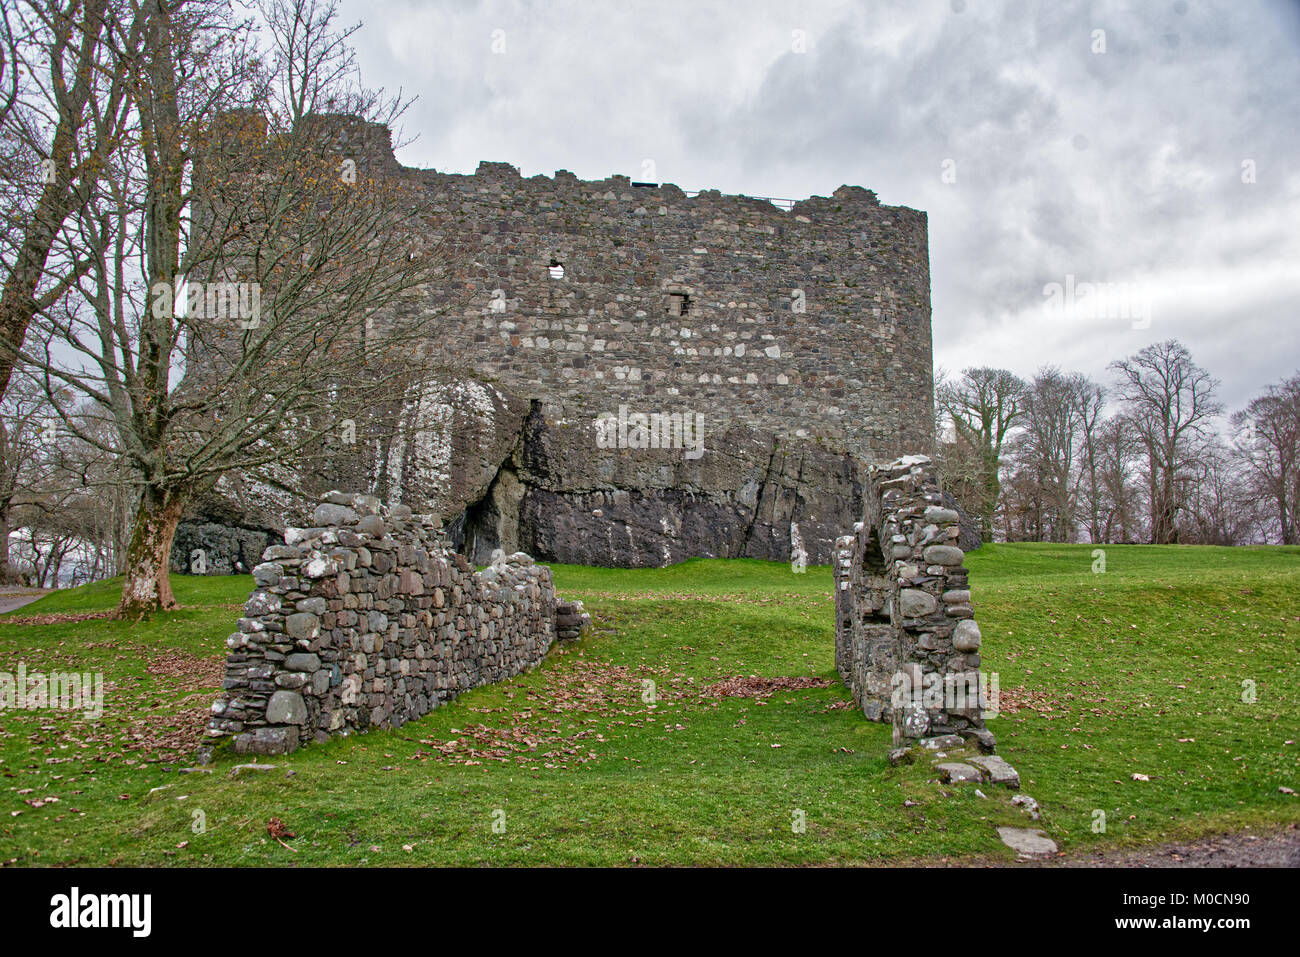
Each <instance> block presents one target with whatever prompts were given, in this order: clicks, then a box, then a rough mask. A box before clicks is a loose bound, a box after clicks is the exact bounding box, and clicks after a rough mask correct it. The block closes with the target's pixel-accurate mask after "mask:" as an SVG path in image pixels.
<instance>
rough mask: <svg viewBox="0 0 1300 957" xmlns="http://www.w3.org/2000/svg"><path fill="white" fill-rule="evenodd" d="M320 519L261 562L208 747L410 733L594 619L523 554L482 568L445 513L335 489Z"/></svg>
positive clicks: (281, 748)
mask: <svg viewBox="0 0 1300 957" xmlns="http://www.w3.org/2000/svg"><path fill="white" fill-rule="evenodd" d="M313 519H314V525H313V527H310V528H302V529H299V528H290V529H288V530H287V532H286V534H285V538H284V544H283V545H273V546H271V547H269V548H267V549H266V551H265V552H264V554H263V558H264V561H262V562H261V563H260V564H258V565H257V567H256V568H254V570H253V577H254V581H255V582H256V585H257V589H256V591H254V592H253V594H252V595H251V596H250V597H249V599H248V602H247V603H246V605H245V609H244V612H245V614H244V617H242V618H241V619H240V620H239V630H238V631H236V632H235V633H234V634H232V635H231V636H230V637H229V638H228V639H227V646H228V649H229V652H228V656H227V659H226V677H225V680H224V682H223V683H222V687H223V689H224V690H223V692H222V695H221V697H220V698H219V699H218V700H217V701H216V703H215V704H214V705H213V707H212V717H211V719H210V721H209V727H208V732H207V734H208V743H207V745H206V749H207V750H208V751H209V753H210V751H211V749H212V747H213V746H214V745H215V744H216V743H217V742H219V741H221V740H222V739H227V738H229V739H232V740H233V748H234V750H235V751H237V752H241V753H256V754H279V753H286V752H289V751H292V750H294V749H295V748H297V747H298V746H299V745H300V744H303V743H306V742H309V741H324V740H327V739H328V738H329V737H330V735H334V734H346V733H349V732H352V731H364V730H366V729H368V728H389V727H398V726H400V725H402V724H403V723H405V722H406V721H410V720H412V719H415V718H419V717H420V716H422V715H424V714H426V713H428V712H429V711H431V710H432V709H434V708H436V707H438V706H439V705H440V704H443V703H445V702H446V701H448V700H450V699H451V698H453V697H455V696H456V695H457V694H459V693H460V692H462V691H465V690H467V689H469V688H474V687H477V686H479V685H483V684H488V683H490V682H495V681H501V680H503V679H505V678H509V677H511V676H513V675H516V674H519V673H520V672H522V671H526V670H528V669H530V668H532V667H533V666H534V665H536V664H537V663H538V662H539V661H541V659H542V658H543V657H545V655H546V653H547V651H548V650H549V649H550V647H551V645H552V643H553V642H554V641H555V640H556V639H557V637H559V638H564V639H572V638H576V637H577V636H578V635H579V634H580V632H581V630H582V628H583V626H584V625H585V624H586V623H587V622H588V621H589V618H588V616H587V615H586V613H585V612H584V611H583V610H582V606H581V603H580V602H579V603H563V604H561V603H559V602H557V599H556V595H555V589H554V586H553V584H552V581H551V571H550V569H549V568H547V567H546V566H544V565H538V564H535V563H534V562H533V560H532V559H531V558H530V557H529V556H527V555H525V554H523V553H516V554H514V555H511V556H509V557H506V556H505V555H503V554H500V553H498V554H497V555H496V556H495V558H494V561H493V563H492V564H491V565H490V566H489V567H488V568H485V569H483V570H482V571H475V570H474V568H473V566H471V565H470V564H469V562H468V561H467V560H466V559H465V557H464V556H463V555H460V554H456V553H454V552H452V551H451V549H450V548H449V546H448V545H447V543H446V541H445V539H444V537H443V535H442V532H441V529H440V523H439V521H438V519H437V518H436V517H434V516H428V515H420V516H417V515H414V514H412V512H411V510H410V509H409V508H408V507H406V506H404V505H394V506H392V507H389V508H383V507H382V506H381V504H380V502H379V500H378V499H376V498H374V497H372V496H368V495H358V494H345V493H340V492H332V493H330V494H328V495H327V496H326V497H325V501H323V502H322V503H321V504H320V505H319V506H318V507H317V508H316V510H315V513H314V516H313ZM557 612H562V615H561V616H560V618H559V619H558V623H557ZM557 627H558V632H557Z"/></svg>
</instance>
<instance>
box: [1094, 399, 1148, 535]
mask: <svg viewBox="0 0 1300 957" xmlns="http://www.w3.org/2000/svg"><path fill="white" fill-rule="evenodd" d="M1141 449H1142V443H1141V440H1140V439H1139V438H1138V436H1137V432H1136V430H1135V429H1134V428H1133V425H1132V423H1131V422H1129V420H1128V419H1127V418H1125V417H1124V416H1122V415H1115V416H1111V417H1110V418H1109V419H1106V420H1105V421H1104V422H1102V423H1101V425H1100V426H1099V427H1098V430H1097V473H1098V476H1099V477H1100V480H1101V486H1102V502H1103V504H1102V526H1101V538H1100V539H1099V541H1101V542H1106V543H1110V542H1119V543H1126V542H1133V541H1136V540H1137V538H1138V537H1139V536H1140V534H1141V533H1142V531H1143V529H1142V527H1141V522H1140V519H1139V515H1138V506H1137V502H1136V497H1137V494H1138V493H1137V490H1136V488H1135V485H1134V478H1133V462H1134V459H1135V457H1136V456H1138V455H1139V454H1140V453H1141Z"/></svg>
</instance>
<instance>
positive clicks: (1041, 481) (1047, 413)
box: [1009, 366, 1092, 542]
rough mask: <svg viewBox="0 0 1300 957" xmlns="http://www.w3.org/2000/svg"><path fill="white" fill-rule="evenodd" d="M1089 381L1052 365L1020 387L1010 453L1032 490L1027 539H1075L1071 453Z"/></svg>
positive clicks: (1075, 443)
mask: <svg viewBox="0 0 1300 957" xmlns="http://www.w3.org/2000/svg"><path fill="white" fill-rule="evenodd" d="M1091 387H1092V384H1091V383H1090V382H1089V381H1088V380H1087V379H1086V378H1085V377H1083V376H1081V375H1078V374H1077V373H1076V374H1069V375H1067V374H1065V373H1063V372H1061V371H1060V370H1059V369H1057V368H1056V367H1054V366H1049V367H1046V368H1044V369H1041V370H1040V371H1039V372H1038V374H1037V375H1036V376H1035V377H1034V380H1033V382H1032V383H1030V385H1029V387H1028V388H1027V389H1026V390H1025V394H1024V399H1023V410H1024V411H1023V414H1022V416H1021V418H1020V431H1019V433H1018V434H1017V435H1016V436H1015V438H1014V440H1013V441H1012V442H1011V444H1010V449H1009V451H1010V456H1009V458H1010V459H1011V460H1012V462H1013V465H1014V468H1015V469H1016V470H1017V471H1018V472H1019V474H1020V476H1021V482H1022V483H1028V484H1029V485H1032V486H1033V487H1034V489H1035V491H1034V494H1033V495H1032V500H1033V501H1034V502H1035V503H1036V508H1037V509H1038V510H1039V514H1038V516H1037V517H1036V518H1035V519H1034V521H1033V522H1032V525H1033V527H1034V529H1035V531H1034V532H1033V533H1030V537H1034V538H1036V539H1039V540H1044V541H1053V542H1069V541H1073V540H1074V539H1075V537H1076V529H1077V525H1076V506H1077V487H1076V474H1075V455H1076V450H1077V448H1078V446H1079V433H1080V428H1081V412H1082V400H1083V396H1084V395H1085V393H1086V392H1087V391H1088V390H1089V389H1090V388H1091Z"/></svg>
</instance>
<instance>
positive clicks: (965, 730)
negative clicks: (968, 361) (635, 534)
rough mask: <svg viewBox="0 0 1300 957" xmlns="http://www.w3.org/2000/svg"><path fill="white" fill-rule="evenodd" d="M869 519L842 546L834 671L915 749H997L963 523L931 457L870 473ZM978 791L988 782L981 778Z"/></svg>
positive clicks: (901, 742)
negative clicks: (989, 717) (946, 496)
mask: <svg viewBox="0 0 1300 957" xmlns="http://www.w3.org/2000/svg"><path fill="white" fill-rule="evenodd" d="M864 498H865V500H866V505H865V509H864V514H863V520H862V521H861V522H859V523H857V525H856V526H855V527H854V534H853V535H850V536H843V537H841V538H839V539H838V540H837V542H836V561H835V563H834V573H835V664H836V667H837V668H838V670H839V673H840V676H841V678H843V680H844V682H845V684H846V685H847V686H848V687H849V689H850V691H851V693H852V695H853V699H854V701H855V702H856V703H857V704H858V706H859V707H860V708H861V709H862V711H863V713H864V714H865V715H866V716H867V717H868V718H871V719H872V720H880V721H888V722H890V723H891V724H892V725H893V729H894V746H895V748H896V754H895V756H894V757H895V759H900V758H902V757H904V756H905V755H907V754H908V753H909V750H910V749H911V748H913V746H920V747H923V748H930V749H939V748H944V749H948V750H951V749H953V748H959V747H962V746H963V745H964V744H965V745H970V746H972V747H977V748H978V749H979V750H981V751H984V752H992V751H993V750H994V745H995V742H994V738H993V735H992V733H991V732H990V731H989V730H988V729H987V728H986V727H985V724H984V719H985V714H986V710H987V709H988V707H989V705H990V703H992V705H993V707H994V708H996V687H995V686H993V685H991V684H990V683H989V681H988V679H987V676H986V675H985V674H984V672H982V671H981V668H980V661H981V659H980V646H981V642H982V638H981V635H980V630H979V626H978V625H977V624H976V623H975V613H974V609H973V606H972V604H971V593H970V587H969V581H968V578H967V573H966V569H965V568H964V567H963V564H962V563H963V561H964V553H963V551H962V549H961V548H960V547H959V546H958V544H957V543H958V539H959V536H960V534H961V529H960V516H959V515H958V513H957V512H956V511H955V510H953V509H951V508H948V507H946V506H945V505H944V498H943V494H942V492H941V491H940V490H939V487H938V481H937V476H936V473H935V469H934V466H933V464H932V463H931V461H930V459H929V458H928V457H926V456H923V455H914V456H906V457H903V458H901V459H898V460H897V461H895V462H893V463H890V464H888V465H881V466H875V467H873V468H872V469H871V470H870V482H869V485H868V488H867V490H866V492H865V493H864ZM975 780H979V774H978V773H976V777H975Z"/></svg>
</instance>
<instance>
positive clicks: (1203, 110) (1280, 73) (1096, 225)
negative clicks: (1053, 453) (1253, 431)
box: [343, 0, 1300, 409]
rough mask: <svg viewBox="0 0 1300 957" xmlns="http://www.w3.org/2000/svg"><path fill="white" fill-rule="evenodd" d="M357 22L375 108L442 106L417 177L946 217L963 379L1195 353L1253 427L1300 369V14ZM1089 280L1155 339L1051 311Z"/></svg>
mask: <svg viewBox="0 0 1300 957" xmlns="http://www.w3.org/2000/svg"><path fill="white" fill-rule="evenodd" d="M343 13H344V16H345V18H346V19H347V20H348V21H349V22H353V21H358V20H359V21H361V22H363V23H364V26H363V28H362V30H361V31H360V32H359V33H358V34H357V35H356V37H355V38H354V41H355V42H356V44H357V46H358V48H359V51H360V55H361V65H362V69H363V73H364V79H365V80H366V81H367V83H368V84H369V85H383V86H385V87H387V88H389V89H390V90H392V89H395V88H397V87H399V86H400V87H402V88H403V90H404V91H405V92H406V93H408V94H413V95H417V96H418V97H419V99H418V101H417V102H416V104H415V105H414V107H413V108H412V110H411V112H410V113H409V114H408V115H407V117H406V123H405V129H404V134H405V136H406V137H407V138H411V137H414V138H415V139H414V142H412V143H411V144H410V145H408V146H405V147H403V148H402V149H401V150H399V153H398V157H399V159H400V160H401V161H402V162H403V163H405V164H406V165H408V166H421V167H432V168H436V169H438V170H442V171H448V172H465V173H468V172H473V170H474V168H475V167H476V166H477V165H478V162H479V161H480V160H494V161H506V162H510V163H512V164H514V165H515V166H518V167H520V169H521V171H522V172H523V174H524V175H525V176H531V175H535V174H537V173H544V174H547V175H550V174H553V173H554V172H555V170H557V169H568V170H571V171H573V172H574V173H576V174H578V176H580V177H582V178H583V179H600V178H603V177H605V176H608V175H609V174H611V173H622V174H625V175H628V176H631V177H632V178H633V179H651V180H654V181H658V182H670V183H675V184H677V185H678V186H680V187H682V188H683V189H701V188H706V189H721V190H722V191H723V192H727V193H747V194H750V195H758V196H776V197H790V198H803V197H807V196H810V195H822V196H826V195H829V194H830V193H831V192H832V191H833V190H834V189H836V188H837V187H838V186H840V185H841V184H845V183H847V184H851V185H857V186H864V187H866V188H868V189H873V190H875V191H876V192H877V193H878V194H879V196H880V199H881V201H882V202H884V203H888V204H890V205H902V206H911V207H914V208H916V209H922V210H926V211H927V212H928V213H929V217H930V258H931V280H932V286H933V301H934V346H935V362H936V364H937V365H940V366H943V367H945V368H947V369H948V370H950V371H956V370H959V369H962V368H965V367H967V366H972V365H996V366H1004V367H1007V368H1010V369H1012V370H1014V371H1016V372H1018V373H1020V374H1022V375H1025V376H1029V375H1031V374H1032V373H1033V372H1034V370H1035V369H1036V368H1038V367H1039V366H1040V365H1042V364H1045V363H1056V364H1058V365H1060V366H1062V367H1065V368H1067V369H1071V370H1079V371H1082V372H1085V373H1087V374H1089V375H1092V376H1093V377H1095V378H1097V379H1098V380H1099V381H1105V382H1108V381H1109V379H1110V376H1109V373H1108V372H1107V370H1106V365H1107V363H1108V362H1109V361H1110V360H1112V359H1114V358H1117V357H1121V356H1125V355H1128V354H1131V353H1133V352H1136V351H1137V350H1138V349H1140V348H1142V347H1143V346H1145V345H1147V344H1149V343H1151V342H1155V341H1159V340H1162V339H1167V338H1170V337H1176V338H1178V339H1181V340H1182V341H1183V342H1184V343H1185V344H1186V345H1187V346H1188V348H1190V349H1191V350H1192V354H1193V356H1194V357H1195V358H1196V360H1197V361H1198V362H1199V363H1200V364H1201V365H1203V366H1205V367H1207V368H1208V369H1209V370H1210V371H1211V372H1212V373H1213V374H1214V375H1215V376H1217V377H1218V378H1220V379H1222V380H1223V388H1222V392H1221V397H1222V398H1223V400H1224V401H1225V402H1226V403H1227V404H1228V406H1229V408H1230V409H1231V408H1234V407H1237V406H1240V405H1241V404H1242V403H1243V402H1244V401H1245V400H1247V399H1248V398H1249V397H1250V396H1252V395H1254V394H1255V393H1256V392H1258V390H1259V389H1260V388H1261V387H1262V386H1263V385H1264V384H1266V383H1269V382H1273V381H1276V380H1278V379H1280V378H1282V377H1283V376H1286V375H1289V374H1292V373H1294V372H1296V371H1297V370H1300V349H1298V348H1297V343H1298V342H1300V334H1298V332H1297V324H1300V3H1297V2H1296V0H1279V2H1272V3H1270V2H1258V3H1255V2H1251V0H1223V2H1211V0H1141V2H1138V0H1134V2H1130V3H1107V2H1095V3H1086V2H1075V3H1072V2H1065V0H1051V2H1042V3H1028V2H1022V3H1016V2H1007V3H995V2H992V0H928V2H926V0H900V2H878V0H856V2H852V0H824V2H784V3H782V2H763V0H727V2H723V0H718V2H710V0H681V2H677V0H655V2H652V0H644V2H637V0H536V2H530V0H483V2H478V3H475V2H471V0H396V2H394V0H368V2H366V0H343ZM1097 31H1104V34H1103V33H1098V32H1097ZM1103 50H1104V52H1102V51H1103ZM646 161H652V162H653V167H652V168H651V167H647V166H646V165H645V163H646ZM1251 179H1253V180H1254V181H1253V182H1248V180H1251ZM1069 276H1073V277H1074V280H1073V281H1074V282H1075V283H1076V284H1077V283H1084V282H1092V283H1101V282H1109V283H1116V284H1119V283H1123V284H1128V285H1127V286H1126V287H1119V286H1116V287H1113V288H1114V289H1115V291H1116V292H1120V291H1121V290H1122V291H1123V292H1125V293H1126V294H1127V299H1126V300H1124V301H1122V302H1120V303H1119V305H1120V306H1121V308H1125V309H1127V310H1128V313H1127V314H1126V315H1125V316H1112V317H1110V318H1107V317H1106V316H1105V315H1104V314H1103V315H1097V312H1098V310H1096V309H1093V308H1089V307H1088V306H1087V305H1086V302H1080V301H1076V303H1075V306H1074V308H1072V309H1066V310H1064V311H1062V310H1056V311H1053V310H1052V309H1050V308H1049V306H1051V305H1054V304H1059V303H1061V302H1062V301H1063V300H1064V295H1062V296H1060V297H1049V296H1046V295H1045V293H1044V288H1045V287H1046V286H1047V285H1048V284H1049V283H1059V284H1060V286H1061V287H1062V289H1064V287H1066V286H1067V284H1068V282H1069V280H1068V279H1067V277H1069ZM1148 304H1149V314H1148V313H1147V312H1146V309H1147V306H1148ZM1066 305H1067V306H1068V305H1070V304H1069V303H1068V302H1066ZM1148 315H1149V321H1147V317H1148ZM1135 326H1136V328H1135Z"/></svg>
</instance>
